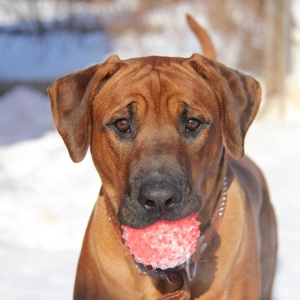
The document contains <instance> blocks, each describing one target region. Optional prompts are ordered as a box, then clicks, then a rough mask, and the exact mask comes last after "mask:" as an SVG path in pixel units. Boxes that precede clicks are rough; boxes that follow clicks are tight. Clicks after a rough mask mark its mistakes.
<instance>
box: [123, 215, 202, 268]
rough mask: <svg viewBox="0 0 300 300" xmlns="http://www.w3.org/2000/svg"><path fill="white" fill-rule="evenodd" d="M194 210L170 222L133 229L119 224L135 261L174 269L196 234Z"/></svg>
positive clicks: (188, 251) (190, 249)
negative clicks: (182, 217) (189, 214)
mask: <svg viewBox="0 0 300 300" xmlns="http://www.w3.org/2000/svg"><path fill="white" fill-rule="evenodd" d="M196 217H197V213H196V214H193V215H191V216H189V217H186V218H184V219H181V220H178V221H174V222H170V221H165V220H163V221H159V222H157V223H155V224H153V225H150V226H148V227H145V228H141V229H137V228H131V227H128V226H125V225H122V226H121V227H122V229H123V234H122V238H123V239H124V240H125V245H126V246H127V247H128V248H129V249H130V254H132V255H133V256H134V258H135V260H136V261H137V262H138V263H142V264H143V265H144V266H152V268H153V269H157V268H160V269H162V270H165V269H168V268H174V267H176V266H179V265H181V264H182V263H184V262H185V261H186V260H187V259H189V258H190V257H191V256H192V254H193V253H194V252H195V250H196V246H197V242H198V238H199V236H200V230H199V226H200V224H201V223H200V222H199V221H197V220H196Z"/></svg>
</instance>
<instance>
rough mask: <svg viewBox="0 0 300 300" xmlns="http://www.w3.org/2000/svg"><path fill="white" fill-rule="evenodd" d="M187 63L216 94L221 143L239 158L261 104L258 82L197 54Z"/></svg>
mask: <svg viewBox="0 0 300 300" xmlns="http://www.w3.org/2000/svg"><path fill="white" fill-rule="evenodd" d="M189 64H190V65H191V66H192V67H193V68H194V69H195V70H196V71H197V72H198V73H199V74H201V75H202V76H203V77H204V78H205V79H206V80H207V81H208V83H209V84H210V85H211V87H212V88H213V90H214V91H215V94H216V97H217V99H218V102H219V107H220V111H221V130H222V138H223V144H224V146H225V149H227V151H228V152H229V154H230V155H231V156H232V157H234V158H236V159H241V158H242V157H243V156H244V139H245V135H246V133H247V130H248V128H249V126H250V125H251V123H252V121H253V119H254V117H255V116H256V114H257V111H258V108H259V104H260V101H261V87H260V84H259V82H258V81H256V80H255V79H254V78H252V77H251V76H248V75H245V74H242V73H240V72H238V71H235V70H233V69H230V68H228V67H226V66H224V65H223V64H221V63H219V62H216V61H213V60H209V59H207V58H205V57H203V56H201V55H199V54H194V55H193V56H192V57H191V58H190V60H189Z"/></svg>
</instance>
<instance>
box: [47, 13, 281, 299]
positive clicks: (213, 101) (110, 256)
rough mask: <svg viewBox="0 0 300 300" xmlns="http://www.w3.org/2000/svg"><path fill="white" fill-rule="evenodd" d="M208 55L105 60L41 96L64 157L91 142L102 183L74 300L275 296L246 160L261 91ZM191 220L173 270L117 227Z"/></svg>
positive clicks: (269, 214)
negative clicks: (189, 236) (186, 253)
mask: <svg viewBox="0 0 300 300" xmlns="http://www.w3.org/2000/svg"><path fill="white" fill-rule="evenodd" d="M188 23H189V25H190V27H191V29H192V30H193V31H194V32H195V33H196V35H197V37H198V39H199V40H200V42H202V46H203V55H200V54H194V55H192V56H191V57H190V58H181V57H159V56H149V57H139V58H132V59H128V60H121V59H119V58H118V56H112V57H110V58H109V59H108V60H106V61H105V62H104V63H102V64H97V65H94V66H91V67H89V68H87V69H85V70H82V71H79V72H76V73H72V74H70V75H67V76H65V77H63V78H60V79H58V80H57V81H55V82H54V83H53V84H52V85H51V86H50V87H49V89H48V93H49V97H50V100H51V109H52V114H53V118H54V122H55V125H56V127H57V130H58V132H59V133H60V135H61V137H62V138H63V140H64V142H65V144H66V147H67V149H68V151H69V154H70V157H71V159H72V160H73V161H74V162H80V161H81V160H82V159H83V158H84V157H85V155H86V153H87V151H88V148H89V147H90V151H91V155H92V159H93V162H94V165H95V167H96V169H97V171H98V173H99V175H100V178H101V180H102V188H101V191H100V193H99V197H98V199H97V202H96V204H95V207H94V210H93V212H92V215H91V218H90V220H89V223H88V227H87V230H86V234H85V237H84V241H83V245H82V250H81V254H80V258H79V263H78V268H77V276H76V281H75V289H74V299H75V300H92V299H93V300H95V299H107V300H113V299H122V300H126V299H161V300H162V299H174V300H175V299H243V300H245V299H270V297H271V290H272V282H273V278H274V274H275V268H276V253H277V233H276V219H275V215H274V211H273V208H272V205H271V203H270V199H269V194H268V188H267V184H266V181H265V179H264V176H263V174H262V172H261V171H260V169H259V168H258V167H257V166H256V165H255V164H254V163H253V162H252V161H251V160H250V159H249V158H248V157H246V156H245V155H244V139H245V135H246V132H247V130H248V128H249V126H250V124H251V123H252V121H253V119H254V117H255V115H256V114H257V111H258V108H259V104H260V100H261V88H260V84H259V83H258V82H257V81H256V80H255V79H254V78H252V77H251V76H248V75H245V74H243V73H240V72H239V71H236V70H233V69H230V68H228V67H226V66H224V65H223V64H221V63H220V62H217V61H216V60H215V51H214V47H213V44H212V42H211V40H210V38H209V36H208V35H207V33H206V31H205V30H204V29H203V28H202V27H201V26H200V25H198V24H197V23H196V22H195V20H194V19H193V18H192V17H190V16H188ZM195 213H198V216H197V220H200V221H201V225H200V231H201V236H200V238H199V243H198V246H197V248H196V252H195V254H193V256H192V257H191V259H188V260H187V261H186V262H185V263H183V264H181V265H179V266H176V267H174V268H171V269H167V270H162V269H159V268H158V269H154V268H151V266H143V265H142V264H140V263H138V262H137V261H135V258H134V257H133V256H132V255H130V254H129V251H128V249H127V248H126V247H125V246H124V240H123V239H122V236H121V235H122V231H121V225H123V224H125V225H126V226H130V227H132V228H145V227H147V226H149V225H151V224H154V223H156V222H159V221H162V220H166V221H170V222H175V221H177V220H181V219H183V218H185V217H187V216H190V215H192V214H195Z"/></svg>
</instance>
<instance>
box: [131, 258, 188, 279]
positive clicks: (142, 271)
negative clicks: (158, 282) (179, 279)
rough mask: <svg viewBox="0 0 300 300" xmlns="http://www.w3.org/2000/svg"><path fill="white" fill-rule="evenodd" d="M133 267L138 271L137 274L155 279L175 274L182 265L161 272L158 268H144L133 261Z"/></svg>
mask: <svg viewBox="0 0 300 300" xmlns="http://www.w3.org/2000/svg"><path fill="white" fill-rule="evenodd" d="M134 261H135V260H134ZM135 265H136V267H137V269H138V272H139V273H140V274H142V275H149V276H153V277H156V278H167V277H168V275H169V274H170V273H173V272H176V271H177V270H179V269H181V268H182V267H183V265H184V264H182V265H179V266H177V267H175V268H169V269H166V270H162V269H159V268H157V269H153V268H152V266H144V265H143V264H141V263H138V262H136V261H135Z"/></svg>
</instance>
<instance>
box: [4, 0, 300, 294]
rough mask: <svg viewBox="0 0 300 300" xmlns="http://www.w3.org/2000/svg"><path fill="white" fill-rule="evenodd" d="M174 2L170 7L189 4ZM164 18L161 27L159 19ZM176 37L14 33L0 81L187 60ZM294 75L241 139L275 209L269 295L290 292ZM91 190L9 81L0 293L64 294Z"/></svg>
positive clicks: (84, 173)
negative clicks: (110, 64) (138, 59)
mask: <svg viewBox="0 0 300 300" xmlns="http://www.w3.org/2000/svg"><path fill="white" fill-rule="evenodd" d="M182 5H183V6H181V7H180V10H174V13H175V12H176V11H177V12H178V11H181V12H182V10H183V11H184V12H186V11H187V10H189V9H190V8H188V7H186V6H185V4H182ZM293 12H294V16H295V17H297V16H298V19H297V18H296V19H295V20H296V23H297V24H298V29H299V25H300V18H299V16H300V3H299V1H294V2H293ZM296 12H298V14H297V13H296ZM159 13H160V14H161V15H162V16H163V18H164V16H166V14H165V12H164V11H160V12H159ZM178 15H179V14H178ZM172 16H173V20H170V22H171V21H173V22H176V21H177V20H179V19H180V18H181V19H183V13H182V14H181V15H180V17H179V16H177V15H176V16H175V15H174V14H173V15H172ZM155 18H156V17H155V16H154V15H153V16H151V22H158V21H157V19H155ZM157 18H158V19H159V17H157ZM164 22H165V23H166V27H168V26H167V24H168V20H167V21H166V19H164ZM182 26H185V25H182ZM184 31H187V27H184ZM177 33H178V32H177ZM299 33H300V31H299V30H298V31H295V33H294V36H295V37H298V36H299ZM180 36H181V34H179V37H177V39H176V32H171V31H169V29H166V30H164V31H163V32H162V34H161V35H158V34H157V35H154V34H148V35H145V36H144V37H143V38H142V40H141V41H138V38H137V36H135V35H134V34H132V33H130V32H128V33H127V34H125V35H124V36H123V37H122V38H120V39H119V40H118V41H113V42H112V41H110V40H109V39H108V37H106V36H103V34H102V33H101V34H100V33H99V34H98V35H97V36H87V37H86V38H85V37H84V36H81V37H79V38H78V37H76V36H75V35H74V36H72V35H71V36H68V35H64V36H62V37H61V38H59V36H49V38H45V40H44V41H43V42H42V43H40V42H39V41H38V40H36V41H34V40H31V42H30V43H29V44H26V43H27V42H25V41H24V40H23V41H22V40H21V38H20V40H17V39H16V40H11V39H9V38H8V37H5V41H4V40H1V38H0V49H3V48H1V47H3V45H9V47H10V48H9V51H7V53H6V52H5V51H2V50H1V58H0V59H1V61H0V79H2V80H30V79H38V78H42V79H45V80H48V79H49V80H53V79H54V78H55V77H58V76H61V75H63V74H66V73H69V72H72V71H75V70H77V69H79V68H84V67H86V66H88V65H90V64H92V63H96V62H99V61H102V60H103V59H105V58H106V57H108V55H110V54H111V53H112V52H113V51H114V52H116V53H119V54H120V56H121V57H123V58H126V57H129V56H136V55H145V54H149V53H150V52H157V53H158V54H169V55H184V56H189V55H190V54H192V52H195V51H197V50H198V48H197V47H198V45H197V43H196V41H195V39H194V38H193V37H192V35H189V34H188V38H187V40H185V41H184V42H182V40H181V39H180ZM175 39H176V40H175ZM103 41H105V43H104V44H105V45H103ZM106 41H107V43H106ZM128 41H130V43H129V44H128ZM162 41H167V43H166V46H164V45H163V44H162ZM125 44H127V45H125ZM64 45H66V46H64ZM107 45H108V46H107ZM173 45H175V46H174V47H173ZM67 46H68V47H67ZM185 46H186V48H185ZM192 47H193V50H192ZM162 48H164V49H162ZM20 49H22V51H20ZM137 49H138V50H137ZM176 49H177V50H176ZM27 50H29V51H27ZM46 50H47V51H46ZM176 51H178V52H177V53H175V52H176ZM187 52H188V53H187ZM16 60H17V62H15V61H16ZM293 63H294V65H295V66H299V65H300V45H299V44H298V45H297V44H294V46H293ZM45 70H46V72H45ZM299 79H300V68H294V70H293V73H292V74H291V75H290V76H289V77H288V82H287V95H286V99H287V103H288V105H287V109H286V113H285V117H284V118H278V116H277V115H271V116H269V117H268V118H262V117H258V118H257V119H256V121H255V122H254V124H253V126H252V127H251V129H250V131H249V133H248V135H247V139H246V152H247V153H248V154H249V155H250V156H251V157H252V158H253V159H254V160H255V161H256V162H257V163H258V164H259V165H260V167H261V168H262V170H263V171H264V173H265V175H266V177H267V180H268V183H269V187H270V192H271V198H272V201H273V204H274V207H275V210H276V215H277V221H278V229H279V258H278V267H277V274H276V280H275V285H274V295H273V300H281V299H296V298H297V297H298V298H299V296H300V292H299V283H298V278H300V263H299V262H298V252H299V247H300V235H299V232H300V221H299V217H298V214H299V210H300V204H299V201H298V195H299V183H298V181H299V178H300V158H299V153H300V112H299V107H300V106H299V103H300V102H299V97H300V88H299ZM99 187H100V180H99V177H98V174H97V173H96V171H95V169H94V167H93V163H92V161H91V158H90V155H87V157H86V158H85V160H84V161H83V162H81V163H80V164H74V163H72V161H71V159H70V158H69V155H68V153H67V150H66V148H65V146H64V143H63V142H62V140H61V138H60V136H59V135H58V133H57V132H56V131H55V129H54V126H53V121H52V116H51V112H50V106H49V101H48V98H47V96H46V95H45V94H42V93H40V92H38V91H36V90H33V89H30V88H27V87H24V86H16V87H15V88H14V89H12V90H10V91H8V92H7V93H6V94H4V95H2V96H1V97H0V208H1V209H0V278H1V280H0V295H1V299H4V300H17V299H22V300H25V299H58V300H59V299H71V298H72V290H73V283H74V278H75V272H76V265H77V260H78V256H79V252H80V248H81V242H82V238H83V236H84V231H85V228H86V225H87V222H88V219H89V216H90V213H91V211H92V209H93V205H94V203H95V200H96V198H97V194H98V191H99Z"/></svg>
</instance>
